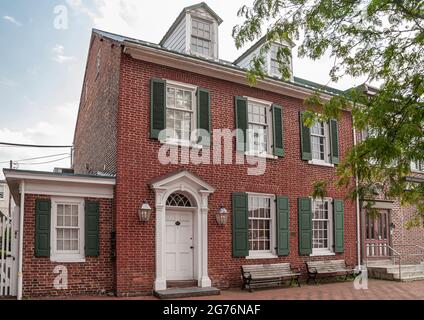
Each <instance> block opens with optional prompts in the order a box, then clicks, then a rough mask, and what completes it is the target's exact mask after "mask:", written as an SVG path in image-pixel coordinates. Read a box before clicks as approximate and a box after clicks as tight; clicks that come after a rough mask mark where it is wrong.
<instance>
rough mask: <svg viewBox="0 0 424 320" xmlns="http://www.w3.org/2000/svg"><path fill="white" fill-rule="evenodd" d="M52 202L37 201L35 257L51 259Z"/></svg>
mask: <svg viewBox="0 0 424 320" xmlns="http://www.w3.org/2000/svg"><path fill="white" fill-rule="evenodd" d="M50 221H51V203H50V200H36V201H35V256H36V257H50V223H51V222H50Z"/></svg>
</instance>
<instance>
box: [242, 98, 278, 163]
mask: <svg viewBox="0 0 424 320" xmlns="http://www.w3.org/2000/svg"><path fill="white" fill-rule="evenodd" d="M247 113H248V128H247V129H248V131H247V152H248V153H249V154H253V155H263V156H266V155H272V154H273V150H272V110H271V104H270V103H267V102H262V101H258V100H255V99H251V98H248V104H247Z"/></svg>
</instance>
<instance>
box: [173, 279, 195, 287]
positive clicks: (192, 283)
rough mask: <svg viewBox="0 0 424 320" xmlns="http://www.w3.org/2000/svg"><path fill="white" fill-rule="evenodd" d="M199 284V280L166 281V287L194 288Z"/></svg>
mask: <svg viewBox="0 0 424 320" xmlns="http://www.w3.org/2000/svg"><path fill="white" fill-rule="evenodd" d="M195 286H197V280H183V281H166V287H167V288H168V289H171V288H193V287H195Z"/></svg>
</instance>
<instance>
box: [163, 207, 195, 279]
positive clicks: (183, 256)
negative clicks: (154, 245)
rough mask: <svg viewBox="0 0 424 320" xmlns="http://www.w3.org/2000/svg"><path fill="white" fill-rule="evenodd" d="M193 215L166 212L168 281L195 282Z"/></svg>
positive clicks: (184, 212)
mask: <svg viewBox="0 0 424 320" xmlns="http://www.w3.org/2000/svg"><path fill="white" fill-rule="evenodd" d="M193 244H194V242H193V213H192V212H191V211H189V212H187V211H172V210H167V211H166V280H193V279H194V273H193V250H194V248H193Z"/></svg>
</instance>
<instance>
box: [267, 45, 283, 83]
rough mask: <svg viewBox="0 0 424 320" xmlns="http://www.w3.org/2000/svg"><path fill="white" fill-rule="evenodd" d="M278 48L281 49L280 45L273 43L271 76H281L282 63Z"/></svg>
mask: <svg viewBox="0 0 424 320" xmlns="http://www.w3.org/2000/svg"><path fill="white" fill-rule="evenodd" d="M278 49H279V47H278V46H277V45H271V49H270V64H269V68H270V70H269V73H270V75H271V76H275V77H281V72H280V64H279V62H278V58H277V55H278Z"/></svg>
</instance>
